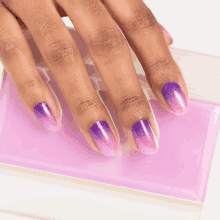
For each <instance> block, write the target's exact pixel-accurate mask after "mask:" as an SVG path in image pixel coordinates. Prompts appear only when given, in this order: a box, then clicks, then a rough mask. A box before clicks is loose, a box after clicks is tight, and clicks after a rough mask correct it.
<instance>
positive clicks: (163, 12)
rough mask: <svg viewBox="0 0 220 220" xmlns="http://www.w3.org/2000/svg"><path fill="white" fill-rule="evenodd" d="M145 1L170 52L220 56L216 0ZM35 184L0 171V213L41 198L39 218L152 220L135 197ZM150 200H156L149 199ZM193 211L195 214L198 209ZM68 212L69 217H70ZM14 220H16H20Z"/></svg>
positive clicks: (34, 177) (214, 214)
mask: <svg viewBox="0 0 220 220" xmlns="http://www.w3.org/2000/svg"><path fill="white" fill-rule="evenodd" d="M145 2H146V3H147V4H148V6H149V7H150V8H151V10H152V11H153V13H154V14H155V16H156V17H157V19H158V21H159V22H160V23H161V24H162V25H163V26H164V27H165V28H166V29H167V30H168V32H170V34H171V35H172V37H173V39H174V44H173V45H172V46H173V47H177V48H182V49H187V50H192V51H196V52H201V53H204V54H210V55H216V56H220V43H219V40H220V31H219V22H220V13H219V1H218V0H209V1H204V0H200V1H199V0H184V1H180V0H179V1H176V0H166V1H164V0H146V1H145ZM219 65H220V64H219ZM207 74H208V73H207ZM38 180H40V179H39V178H38V177H37V175H32V176H30V175H29V176H25V175H24V174H19V172H16V171H13V172H12V171H9V170H7V169H6V168H1V169H0V209H1V208H3V209H4V208H6V207H7V208H10V206H11V207H12V209H16V210H17V211H19V210H22V207H23V206H22V204H24V203H25V202H26V203H25V204H26V212H31V211H33V210H36V207H32V204H33V203H32V202H33V201H34V200H40V199H42V204H43V201H44V202H45V200H46V201H47V205H48V206H47V207H43V205H42V207H41V206H39V213H38V214H39V215H40V210H44V213H47V211H48V213H49V211H52V210H53V208H54V207H55V209H56V210H54V212H56V213H57V215H56V216H54V217H58V216H62V214H63V216H65V219H74V218H73V217H72V218H68V217H70V215H71V214H72V216H75V217H77V218H76V219H87V218H95V219H97V220H99V219H100V220H101V219H112V218H115V219H120V218H122V219H140V220H141V219H156V218H154V217H152V218H149V215H150V216H151V214H152V213H150V214H149V212H150V210H152V212H153V211H155V210H156V209H155V207H156V203H153V204H152V206H151V209H149V206H148V207H147V206H146V203H145V202H144V201H141V199H140V198H141V196H137V195H136V196H133V197H132V196H130V197H129V198H127V200H126V199H122V198H117V197H116V196H114V194H113V193H111V192H110V191H108V190H107V189H105V190H103V189H99V187H92V188H91V190H90V191H89V190H87V191H86V190H85V189H80V188H77V186H76V188H77V189H76V188H75V189H74V188H73V187H70V186H69V185H68V184H67V182H66V183H65V184H64V186H61V185H62V184H61V182H62V181H61V180H60V183H59V184H57V183H56V184H53V183H52V182H51V180H49V179H48V181H44V182H40V181H38ZM216 184H217V182H216ZM79 185H80V184H79ZM54 198H60V201H62V204H63V206H62V208H61V207H60V209H59V204H58V203H57V200H55V199H54ZM73 198H76V199H77V200H76V201H77V203H72V201H73V200H71V199H73ZM207 200H209V201H210V202H209V203H210V204H211V205H209V207H208V206H207V207H204V208H205V209H206V216H208V214H210V213H212V219H220V214H219V213H218V212H217V210H216V209H214V208H213V207H216V204H217V203H215V201H214V200H213V198H211V197H210V198H207ZM22 201H23V202H22ZM152 201H153V200H152ZM154 201H156V200H155V199H154ZM28 204H29V205H28ZM38 204H39V203H38ZM174 206H175V205H174ZM59 210H60V211H59ZM70 210H72V212H70ZM175 210H176V209H171V208H169V207H167V208H166V209H165V208H164V209H160V211H161V218H157V219H169V218H166V217H165V214H168V213H169V212H170V216H175V215H176V216H177V218H176V219H178V220H179V219H180V218H178V212H175ZM23 211H24V210H23ZM197 211H199V208H198V210H197ZM68 212H70V213H68ZM73 212H74V213H75V215H73ZM193 212H196V208H195V209H194V211H193V210H192V212H191V214H190V213H185V214H184V208H183V211H182V216H183V218H181V219H192V216H193ZM59 214H60V215H59ZM163 215H164V216H163ZM168 215H169V214H168ZM152 216H153V214H152ZM0 219H5V220H8V219H10V220H13V218H12V217H10V218H7V217H6V214H4V216H3V215H2V216H1V214H0ZM16 219H17V220H19V219H21V217H20V218H16ZM58 219H62V218H58ZM63 219H64V218H63ZM204 219H207V218H204Z"/></svg>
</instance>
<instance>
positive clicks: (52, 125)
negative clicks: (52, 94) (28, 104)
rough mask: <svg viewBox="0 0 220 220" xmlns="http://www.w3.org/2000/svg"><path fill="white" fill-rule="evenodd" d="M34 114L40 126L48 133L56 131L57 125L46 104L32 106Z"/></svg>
mask: <svg viewBox="0 0 220 220" xmlns="http://www.w3.org/2000/svg"><path fill="white" fill-rule="evenodd" d="M34 114H35V115H36V117H37V118H38V119H39V121H40V122H41V124H42V126H43V127H44V128H45V129H46V130H49V131H58V130H59V125H58V122H57V121H56V118H55V117H54V116H53V114H52V112H51V111H50V108H49V106H48V105H47V104H46V103H43V102H42V103H38V104H37V105H35V106H34Z"/></svg>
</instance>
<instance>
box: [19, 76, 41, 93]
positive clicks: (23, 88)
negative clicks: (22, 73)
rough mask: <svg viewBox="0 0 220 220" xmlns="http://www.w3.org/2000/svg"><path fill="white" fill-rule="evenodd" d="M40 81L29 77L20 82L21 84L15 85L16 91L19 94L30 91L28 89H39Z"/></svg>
mask: <svg viewBox="0 0 220 220" xmlns="http://www.w3.org/2000/svg"><path fill="white" fill-rule="evenodd" d="M40 88H41V86H40V82H39V81H38V80H36V79H31V80H28V81H26V82H24V83H22V85H20V86H18V87H17V92H18V93H19V94H28V93H30V91H38V92H39V91H40Z"/></svg>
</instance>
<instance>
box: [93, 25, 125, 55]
mask: <svg viewBox="0 0 220 220" xmlns="http://www.w3.org/2000/svg"><path fill="white" fill-rule="evenodd" d="M123 44H124V39H123V36H122V34H121V33H120V32H119V31H115V30H106V29H101V30H97V31H95V33H93V35H92V36H91V38H90V43H89V45H90V48H91V49H92V52H93V53H95V54H96V55H100V56H102V55H104V56H106V55H108V54H111V53H113V54H115V53H118V52H120V51H121V49H122V46H123Z"/></svg>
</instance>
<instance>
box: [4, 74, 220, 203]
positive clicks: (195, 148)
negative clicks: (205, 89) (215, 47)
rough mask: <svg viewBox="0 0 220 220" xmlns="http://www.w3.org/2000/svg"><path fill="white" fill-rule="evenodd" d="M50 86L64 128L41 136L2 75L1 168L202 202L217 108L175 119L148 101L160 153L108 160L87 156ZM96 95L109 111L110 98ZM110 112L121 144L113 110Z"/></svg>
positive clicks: (197, 105)
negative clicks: (59, 109)
mask: <svg viewBox="0 0 220 220" xmlns="http://www.w3.org/2000/svg"><path fill="white" fill-rule="evenodd" d="M51 86H52V87H53V89H54V91H55V92H56V94H57V96H58V98H59V100H60V103H61V105H62V109H63V127H62V129H61V130H60V131H59V132H57V133H53V132H47V131H44V129H43V128H42V127H41V125H40V122H38V121H37V120H36V119H35V118H34V117H33V116H32V115H31V114H30V113H29V111H28V110H27V109H26V108H25V107H24V106H23V104H22V103H21V101H20V99H19V98H18V95H17V92H16V90H15V87H14V86H13V84H12V82H11V79H10V77H9V76H8V75H6V74H5V77H4V81H3V89H2V91H1V92H0V162H1V163H6V164H11V165H16V166H19V167H25V168H31V169H36V170H41V171H47V172H51V173H57V174H62V175H67V176H71V177H77V178H82V179H86V180H93V181H98V182H102V183H107V184H112V185H117V186H121V187H127V188H132V189H136V190H141V191H146V192H151V193H157V194H161V195H167V196H172V197H176V198H182V199H188V200H193V201H198V202H203V200H204V195H205V190H206V184H207V178H208V173H209V168H210V162H211V158H212V152H213V148H214V146H215V140H216V135H217V132H218V120H219V111H220V107H219V105H216V104H212V103H208V102H202V101H198V100H190V101H189V109H188V112H187V113H186V114H185V115H182V116H176V115H174V114H171V113H169V112H166V111H165V110H163V109H162V108H161V106H160V104H159V103H158V102H157V101H153V100H151V101H150V103H151V105H152V108H153V110H154V113H155V116H156V119H157V122H158V125H159V128H160V140H159V147H160V149H159V151H158V152H157V153H156V154H154V155H149V156H147V155H143V154H141V153H139V152H136V151H131V150H129V149H128V150H127V152H126V155H127V156H120V157H116V158H109V157H105V156H102V155H101V154H99V153H97V152H95V151H94V150H91V148H90V146H89V145H88V143H87V141H86V140H85V138H84V137H83V135H82V134H81V133H80V131H79V129H78V127H77V125H76V124H75V122H74V120H73V117H72V116H71V113H70V110H69V109H68V108H67V104H66V102H65V100H64V99H63V97H62V94H61V92H60V91H59V89H58V88H57V86H56V84H55V83H53V82H51ZM100 94H101V96H102V97H103V100H104V102H105V103H107V105H109V106H110V104H111V103H110V102H111V101H109V100H110V99H109V98H108V94H107V93H106V92H104V91H101V92H100ZM108 102H109V103H108ZM110 112H111V113H112V117H113V119H114V121H115V124H116V126H117V127H118V130H119V133H120V136H121V142H122V143H123V140H124V137H123V134H122V132H121V128H120V126H119V123H118V121H117V119H116V117H115V113H114V110H113V109H110Z"/></svg>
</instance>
